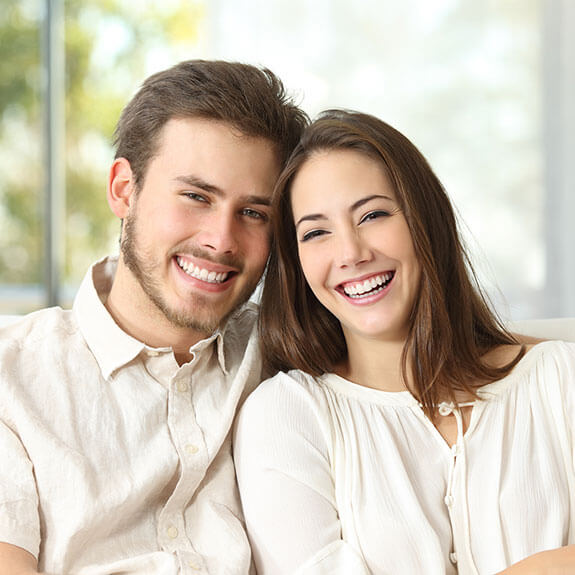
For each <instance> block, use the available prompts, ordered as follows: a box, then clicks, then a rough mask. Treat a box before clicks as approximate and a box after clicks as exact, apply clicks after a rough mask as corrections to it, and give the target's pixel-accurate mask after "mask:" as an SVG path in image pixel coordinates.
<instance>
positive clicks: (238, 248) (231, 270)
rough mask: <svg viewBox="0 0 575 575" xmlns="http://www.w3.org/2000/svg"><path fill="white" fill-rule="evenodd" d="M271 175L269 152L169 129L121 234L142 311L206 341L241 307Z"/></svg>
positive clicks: (204, 131) (213, 127)
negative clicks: (156, 312) (153, 310)
mask: <svg viewBox="0 0 575 575" xmlns="http://www.w3.org/2000/svg"><path fill="white" fill-rule="evenodd" d="M278 175H279V161H278V158H277V153H276V152H275V149H274V147H273V145H272V143H271V142H269V141H267V140H265V139H260V138H257V139H254V138H248V137H246V136H242V135H239V134H238V133H237V132H236V131H234V130H233V128H231V127H230V126H229V125H227V124H224V123H221V122H215V121H211V120H205V119H200V118H194V119H174V120H170V121H169V122H168V123H167V124H166V126H165V127H164V130H163V133H162V136H161V141H160V145H159V149H158V153H157V155H156V156H155V157H154V158H153V159H152V160H151V162H150V164H149V166H148V169H147V172H146V174H145V178H144V182H143V184H142V187H141V189H140V190H139V191H138V192H137V193H135V194H133V197H132V199H131V203H130V207H129V211H128V214H127V216H126V217H125V219H124V227H123V232H122V242H121V253H122V259H123V262H124V263H125V265H126V267H127V268H128V269H129V270H130V271H131V273H132V274H133V276H134V277H135V279H136V280H137V284H136V289H135V292H136V293H134V294H133V297H135V298H138V297H139V298H142V300H143V301H142V304H144V305H142V306H141V307H142V309H146V307H148V306H149V303H152V305H153V306H155V308H157V309H158V310H159V311H160V312H161V313H162V314H163V316H164V317H165V318H166V319H167V320H168V321H169V323H170V324H172V325H173V326H176V327H184V328H190V329H193V330H195V331H197V332H199V333H200V334H203V335H209V334H211V333H212V332H213V331H214V330H215V329H216V328H217V327H218V325H219V324H220V323H221V322H222V320H224V319H225V318H226V317H227V316H228V315H229V314H230V313H231V312H232V311H233V310H234V309H235V308H236V307H237V306H239V305H240V304H241V303H243V302H244V301H246V300H247V299H248V298H249V296H250V295H251V293H252V292H253V290H254V289H255V287H256V285H257V283H258V281H259V279H260V277H261V275H262V273H263V271H264V268H265V265H266V261H267V258H268V254H269V242H270V229H271V223H270V219H271V213H270V199H271V194H272V190H273V186H274V184H275V181H276V180H277V177H278ZM146 300H147V301H146Z"/></svg>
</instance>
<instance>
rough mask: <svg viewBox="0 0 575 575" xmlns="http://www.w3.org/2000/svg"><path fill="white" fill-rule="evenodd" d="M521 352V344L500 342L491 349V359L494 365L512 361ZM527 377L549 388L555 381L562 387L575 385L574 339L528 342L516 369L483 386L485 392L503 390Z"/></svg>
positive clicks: (533, 382)
mask: <svg viewBox="0 0 575 575" xmlns="http://www.w3.org/2000/svg"><path fill="white" fill-rule="evenodd" d="M518 353H521V346H519V345H512V346H500V347H499V348H496V349H495V350H493V351H492V352H490V356H489V359H488V361H489V363H490V364H491V365H493V366H494V367H502V366H504V365H507V364H509V362H511V361H513V359H515V358H517V356H518ZM526 381H528V382H529V383H530V384H531V385H535V386H541V385H542V386H544V387H545V388H547V389H550V387H551V386H552V385H553V383H554V382H555V383H556V384H557V385H559V386H560V387H562V386H564V385H567V386H570V387H571V388H573V389H575V386H574V385H573V383H575V343H572V342H566V341H559V340H546V341H541V342H538V343H533V344H525V345H524V352H523V355H522V356H521V358H520V359H519V360H518V361H517V363H516V365H515V366H514V368H513V370H512V371H511V372H510V373H509V375H507V376H506V377H504V378H503V379H501V380H499V381H496V382H494V383H492V384H488V385H486V386H484V387H483V388H481V391H480V394H481V393H482V392H494V391H498V390H499V391H503V390H504V389H508V388H510V387H512V386H514V385H515V384H518V383H522V382H526Z"/></svg>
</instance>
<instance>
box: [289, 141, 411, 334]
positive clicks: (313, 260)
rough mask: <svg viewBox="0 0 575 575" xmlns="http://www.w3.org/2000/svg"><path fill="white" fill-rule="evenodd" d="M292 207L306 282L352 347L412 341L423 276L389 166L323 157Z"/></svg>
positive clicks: (355, 156) (298, 182) (306, 172)
mask: <svg viewBox="0 0 575 575" xmlns="http://www.w3.org/2000/svg"><path fill="white" fill-rule="evenodd" d="M291 203H292V210H293V215H294V223H295V226H296V235H297V242H298V253H299V258H300V262H301V266H302V269H303V272H304V274H305V277H306V280H307V282H308V284H309V286H310V288H311V289H312V291H313V292H314V294H315V296H316V297H317V298H318V300H319V301H320V302H321V303H322V304H323V305H324V306H325V307H326V308H327V309H328V310H329V311H330V312H331V313H332V314H333V315H334V316H335V317H337V318H338V319H339V321H340V322H341V324H342V328H343V332H344V335H345V338H346V341H347V343H348V345H350V343H351V339H352V338H355V339H359V340H365V339H380V340H388V341H399V340H404V339H405V337H406V335H407V330H408V318H409V314H410V312H411V310H412V308H413V304H414V301H415V298H416V297H417V294H418V290H419V279H420V275H421V268H420V265H419V262H418V260H417V258H416V255H415V251H414V248H413V242H412V240H411V234H410V232H409V228H408V226H407V221H406V219H405V217H404V215H403V213H402V211H401V209H400V207H399V205H398V202H397V199H396V194H395V191H394V189H393V187H392V185H391V183H390V181H389V179H388V177H387V174H386V172H385V170H384V168H383V166H382V165H381V164H380V163H379V162H377V161H375V160H374V159H372V158H370V157H369V156H367V155H364V154H361V153H359V152H355V151H349V150H334V151H327V152H318V153H317V154H316V155H314V156H312V157H311V158H310V159H309V160H307V161H306V162H305V163H304V164H303V166H302V167H301V168H300V170H299V172H298V173H297V175H296V176H295V178H294V181H293V183H292V189H291Z"/></svg>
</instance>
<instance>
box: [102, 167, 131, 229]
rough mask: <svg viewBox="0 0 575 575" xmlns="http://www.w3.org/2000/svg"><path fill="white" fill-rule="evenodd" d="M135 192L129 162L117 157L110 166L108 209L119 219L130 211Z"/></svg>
mask: <svg viewBox="0 0 575 575" xmlns="http://www.w3.org/2000/svg"><path fill="white" fill-rule="evenodd" d="M135 192H136V184H135V182H134V174H133V172H132V168H131V166H130V162H128V160H126V158H117V159H116V160H114V163H113V164H112V167H111V168H110V174H109V176H108V193H107V197H108V204H109V206H110V209H111V210H112V211H113V212H114V214H116V216H118V217H119V218H120V219H121V220H123V219H124V218H125V217H126V215H127V214H128V212H129V211H130V205H131V203H132V199H133V198H135Z"/></svg>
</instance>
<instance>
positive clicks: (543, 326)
mask: <svg viewBox="0 0 575 575" xmlns="http://www.w3.org/2000/svg"><path fill="white" fill-rule="evenodd" d="M19 317H21V316H18V315H1V314H0V326H3V325H8V324H10V323H13V322H14V321H16V320H18V318H19ZM509 327H510V329H511V330H512V331H514V332H517V333H522V334H526V335H532V336H534V337H540V338H543V339H562V340H565V341H573V342H575V317H568V318H555V319H529V320H522V321H514V322H510V323H509Z"/></svg>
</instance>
